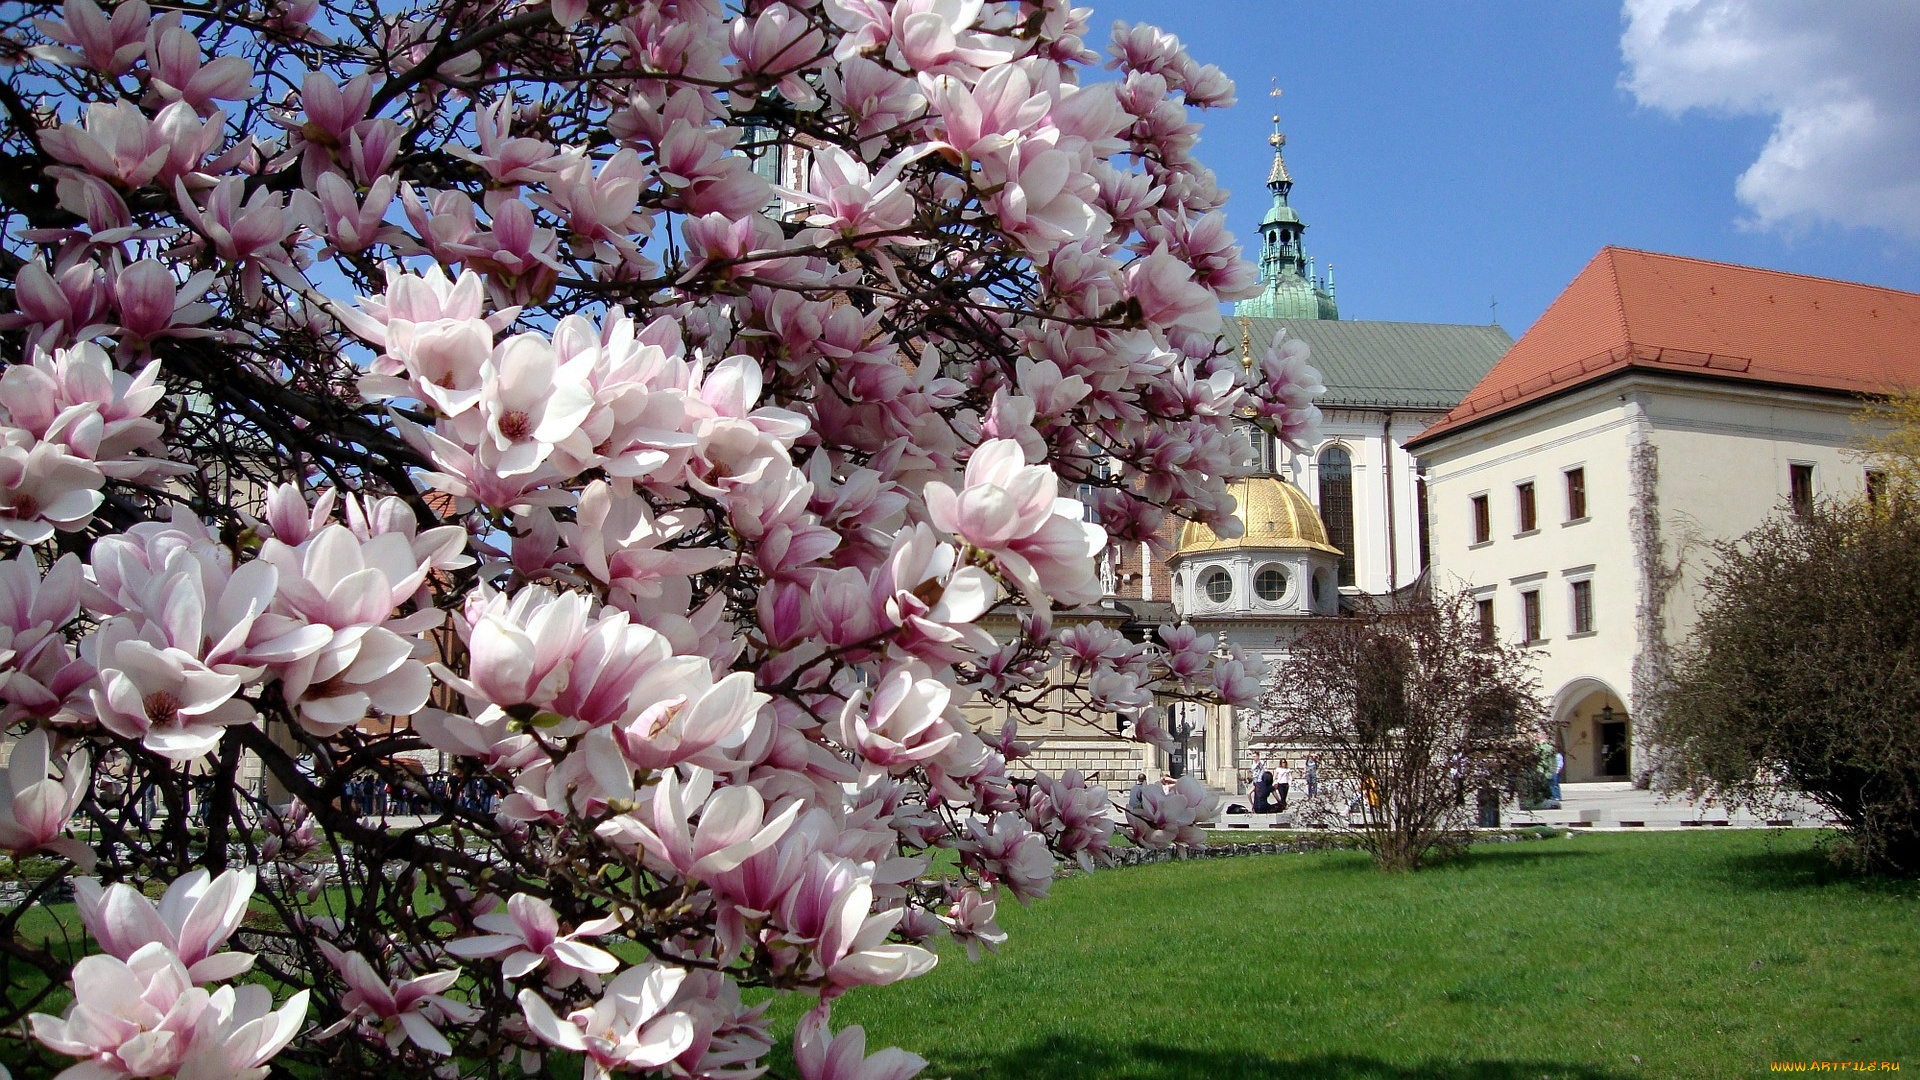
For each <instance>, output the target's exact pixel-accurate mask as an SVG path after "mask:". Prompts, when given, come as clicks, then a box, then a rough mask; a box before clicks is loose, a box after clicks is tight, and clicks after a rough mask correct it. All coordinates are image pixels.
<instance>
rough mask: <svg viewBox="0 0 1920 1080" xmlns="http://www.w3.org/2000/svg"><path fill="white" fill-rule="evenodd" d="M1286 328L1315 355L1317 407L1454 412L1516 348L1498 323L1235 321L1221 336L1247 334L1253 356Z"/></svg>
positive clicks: (1312, 362)
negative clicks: (1320, 391) (1320, 386)
mask: <svg viewBox="0 0 1920 1080" xmlns="http://www.w3.org/2000/svg"><path fill="white" fill-rule="evenodd" d="M1283 328H1284V329H1285V330H1286V332H1287V336H1288V337H1296V338H1299V339H1301V340H1302V341H1305V342H1306V343H1307V347H1308V348H1309V349H1311V350H1312V355H1311V356H1310V357H1309V359H1308V361H1307V362H1308V363H1310V364H1312V365H1313V366H1314V367H1315V368H1317V369H1319V371H1320V375H1321V380H1322V381H1323V382H1325V383H1326V384H1327V392H1326V394H1325V395H1323V396H1322V397H1321V398H1320V399H1319V400H1318V402H1317V404H1319V405H1320V406H1321V407H1322V408H1326V407H1328V406H1336V407H1337V406H1349V407H1351V406H1365V407H1372V408H1400V409H1439V410H1442V411H1444V410H1447V409H1451V408H1453V407H1454V406H1455V405H1458V404H1460V402H1461V400H1462V399H1464V398H1465V397H1466V396H1467V392H1468V391H1470V390H1472V389H1473V388H1474V386H1475V385H1476V384H1477V383H1479V381H1480V377H1481V376H1482V375H1485V374H1486V373H1487V370H1488V369H1489V368H1491V367H1493V363H1494V361H1496V360H1498V359H1500V357H1501V356H1502V355H1504V354H1505V353H1506V351H1507V350H1508V349H1510V348H1512V347H1513V338H1512V337H1511V336H1509V335H1508V334H1507V332H1506V331H1505V330H1503V329H1501V328H1500V327H1499V326H1497V325H1487V326H1457V325H1455V324H1453V323H1402V322H1338V321H1334V320H1331V319H1257V318H1238V317H1235V318H1229V319H1228V320H1227V326H1226V332H1227V333H1228V334H1229V335H1234V336H1239V335H1240V334H1241V332H1242V331H1243V330H1244V332H1245V338H1246V340H1247V343H1248V345H1249V346H1250V347H1251V349H1252V353H1253V355H1254V356H1255V357H1258V356H1260V355H1261V354H1262V353H1264V352H1266V349H1267V345H1268V343H1269V342H1271V341H1272V340H1273V337H1274V335H1275V334H1277V333H1279V332H1280V330H1281V329H1283Z"/></svg>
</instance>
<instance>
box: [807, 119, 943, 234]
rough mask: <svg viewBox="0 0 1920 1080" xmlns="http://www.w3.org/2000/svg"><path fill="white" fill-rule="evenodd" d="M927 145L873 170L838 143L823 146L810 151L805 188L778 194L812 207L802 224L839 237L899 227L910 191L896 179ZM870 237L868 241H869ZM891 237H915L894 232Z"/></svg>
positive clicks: (910, 209) (909, 205)
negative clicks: (811, 211) (810, 162)
mask: <svg viewBox="0 0 1920 1080" xmlns="http://www.w3.org/2000/svg"><path fill="white" fill-rule="evenodd" d="M933 149H934V147H933V144H931V143H928V144H923V145H921V146H916V147H913V148H912V149H909V150H903V151H901V152H900V153H898V154H895V155H894V156H893V159H892V160H891V161H888V162H887V163H886V164H885V165H884V166H882V167H881V169H880V171H879V172H877V173H870V172H868V171H867V167H866V166H865V165H864V164H862V163H861V162H860V161H859V160H858V159H856V158H854V156H853V155H851V154H849V153H847V152H846V151H845V150H842V149H840V148H839V147H835V146H829V147H823V148H821V149H820V150H819V151H818V152H816V153H815V154H814V155H813V166H812V168H811V169H810V170H809V174H808V184H807V190H805V191H789V190H787V189H785V188H781V189H779V190H780V193H781V194H782V195H785V196H787V197H788V198H792V199H796V200H798V201H800V202H803V203H807V204H811V205H812V206H814V207H815V208H816V209H815V211H814V212H813V213H812V214H810V215H808V217H807V224H809V225H815V226H819V227H822V228H827V229H832V230H833V231H834V232H837V233H840V234H841V235H843V236H856V235H859V234H862V233H884V232H888V231H891V230H900V229H904V228H905V227H906V226H907V224H908V223H909V222H911V221H912V220H913V215H914V213H915V210H916V206H915V203H914V198H913V192H912V191H911V190H909V189H908V188H907V186H906V184H905V183H904V182H903V181H902V180H901V179H900V173H901V171H902V170H904V169H905V168H906V167H907V166H908V165H911V164H913V163H914V162H915V161H918V160H920V159H921V158H923V157H925V156H926V155H927V154H929V153H931V152H932V151H933ZM871 242H872V241H869V243H871ZM896 242H918V241H915V240H913V239H912V238H909V237H900V238H899V239H898V240H897V241H896Z"/></svg>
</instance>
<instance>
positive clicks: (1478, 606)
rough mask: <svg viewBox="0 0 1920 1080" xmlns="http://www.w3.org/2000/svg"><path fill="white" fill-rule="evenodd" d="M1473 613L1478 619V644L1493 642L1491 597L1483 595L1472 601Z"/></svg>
mask: <svg viewBox="0 0 1920 1080" xmlns="http://www.w3.org/2000/svg"><path fill="white" fill-rule="evenodd" d="M1473 613H1474V615H1476V616H1477V617H1478V618H1479V620H1480V644H1482V645H1491V644H1493V635H1494V633H1495V630H1494V625H1493V597H1491V596H1483V597H1481V598H1480V599H1478V600H1475V601H1474V602H1473Z"/></svg>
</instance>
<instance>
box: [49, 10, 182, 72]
mask: <svg viewBox="0 0 1920 1080" xmlns="http://www.w3.org/2000/svg"><path fill="white" fill-rule="evenodd" d="M112 7H113V14H112V15H108V14H107V13H106V12H104V11H102V10H100V6H99V5H98V4H95V3H94V2H93V0H67V2H66V4H65V5H63V6H62V7H61V9H60V14H61V16H62V18H60V19H58V20H55V19H35V20H34V25H35V26H36V27H38V28H39V30H40V32H41V33H43V34H45V35H47V36H48V37H50V38H52V39H53V40H55V41H58V42H60V43H61V44H62V45H68V46H71V47H72V49H77V50H79V52H78V53H75V52H73V51H71V49H61V48H57V47H56V48H53V49H50V50H49V54H50V58H51V59H54V60H57V61H59V62H61V63H66V64H73V65H80V64H85V65H86V66H87V67H90V68H92V69H93V70H95V71H97V72H99V73H100V74H102V75H105V76H106V77H108V78H110V79H111V78H117V77H119V76H121V75H125V74H126V73H127V72H128V71H130V70H132V68H133V62H134V61H135V60H138V59H140V54H141V53H144V52H145V51H146V48H147V26H148V24H149V23H150V22H152V20H153V13H152V12H151V11H150V10H149V9H148V7H147V5H146V3H145V0H121V2H120V3H117V4H114V5H112Z"/></svg>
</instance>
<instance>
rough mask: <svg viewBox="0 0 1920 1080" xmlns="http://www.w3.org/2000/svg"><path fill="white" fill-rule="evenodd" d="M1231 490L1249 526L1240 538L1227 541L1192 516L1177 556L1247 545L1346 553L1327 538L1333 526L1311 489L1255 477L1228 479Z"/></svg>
mask: <svg viewBox="0 0 1920 1080" xmlns="http://www.w3.org/2000/svg"><path fill="white" fill-rule="evenodd" d="M1227 490H1228V491H1229V492H1231V493H1232V495H1233V498H1234V503H1235V506H1234V510H1233V516H1234V517H1235V518H1236V519H1238V520H1239V522H1240V524H1241V525H1242V527H1243V529H1242V534H1241V536H1240V538H1239V539H1237V540H1222V539H1220V537H1218V536H1216V535H1214V531H1213V530H1212V529H1209V528H1207V527H1206V526H1205V525H1202V524H1200V523H1199V522H1197V521H1189V522H1187V523H1186V525H1185V526H1184V527H1182V528H1181V530H1180V547H1179V549H1178V550H1177V551H1175V553H1174V555H1175V557H1176V558H1177V557H1179V556H1182V555H1197V554H1200V553H1201V552H1207V551H1235V550H1240V549H1246V548H1264V549H1271V548H1292V549H1299V548H1307V549H1311V550H1313V551H1325V552H1329V553H1331V554H1334V555H1338V554H1340V549H1339V548H1337V547H1334V546H1333V545H1332V544H1329V543H1327V527H1326V525H1325V524H1324V523H1322V522H1321V520H1320V515H1319V513H1318V512H1316V511H1315V510H1314V508H1313V503H1311V502H1309V501H1308V500H1307V496H1306V493H1305V492H1303V491H1301V490H1300V489H1299V488H1297V487H1294V486H1293V485H1292V484H1289V483H1288V482H1286V481H1285V480H1282V479H1280V478H1279V477H1277V476H1250V477H1246V478H1244V479H1240V480H1229V481H1227Z"/></svg>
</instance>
